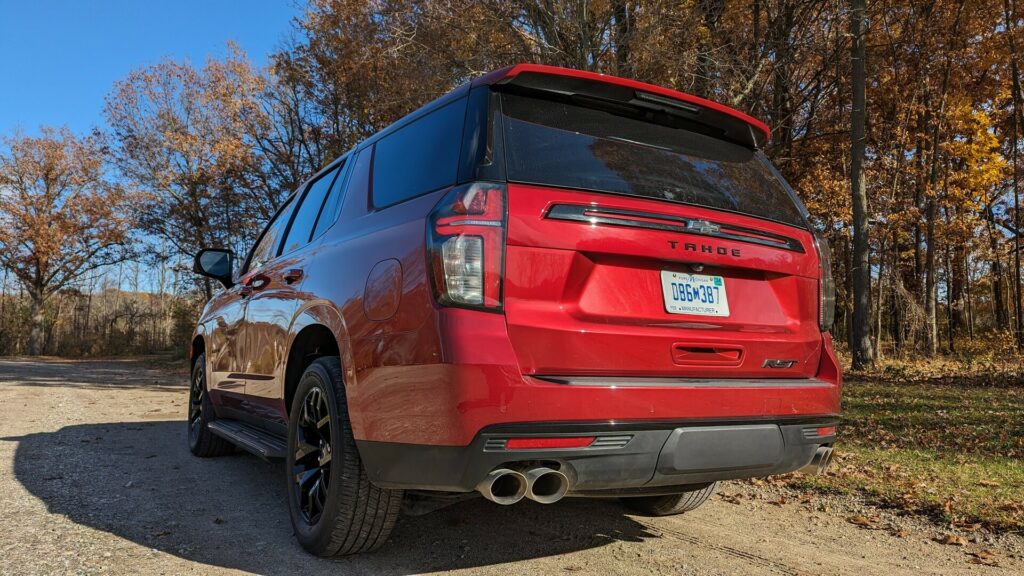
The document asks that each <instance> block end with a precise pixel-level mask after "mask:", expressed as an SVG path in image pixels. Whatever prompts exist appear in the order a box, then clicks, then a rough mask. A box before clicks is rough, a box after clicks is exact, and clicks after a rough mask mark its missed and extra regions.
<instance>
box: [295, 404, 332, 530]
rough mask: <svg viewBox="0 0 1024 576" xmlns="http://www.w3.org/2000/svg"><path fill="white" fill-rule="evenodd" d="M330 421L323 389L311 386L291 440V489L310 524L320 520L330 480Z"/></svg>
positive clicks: (303, 515)
mask: <svg viewBox="0 0 1024 576" xmlns="http://www.w3.org/2000/svg"><path fill="white" fill-rule="evenodd" d="M332 427H333V422H332V420H331V410H330V406H329V405H328V404H327V398H326V397H325V396H324V393H323V391H322V390H321V389H320V388H318V387H314V388H310V389H309V392H307V393H306V396H305V397H304V398H303V399H302V408H301V411H300V412H299V421H298V425H297V427H296V433H295V436H294V439H293V442H292V446H291V450H292V453H293V454H294V461H295V465H294V466H293V467H292V477H293V478H294V482H293V483H292V490H294V491H296V494H295V496H296V501H297V502H298V503H299V510H300V511H301V512H302V517H303V519H304V520H305V521H306V522H307V523H308V524H310V525H312V524H316V523H317V522H318V521H319V520H320V516H321V514H322V513H323V510H324V506H325V505H326V504H327V494H328V490H329V489H330V482H331V457H332V450H331V429H332Z"/></svg>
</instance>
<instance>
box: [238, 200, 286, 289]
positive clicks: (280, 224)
mask: <svg viewBox="0 0 1024 576" xmlns="http://www.w3.org/2000/svg"><path fill="white" fill-rule="evenodd" d="M294 198H295V196H294V195H293V196H292V197H291V198H289V199H288V203H287V204H285V205H284V206H282V207H281V209H280V210H278V211H277V214H276V215H274V218H273V219H272V220H271V221H270V224H267V228H266V230H264V231H263V235H262V236H260V240H259V242H257V243H256V247H255V248H253V249H252V253H251V254H250V255H249V262H248V264H246V267H245V270H243V272H242V273H243V274H244V273H245V272H248V271H249V270H254V269H256V268H259V267H260V266H263V265H264V264H266V263H267V262H269V261H271V260H273V259H274V257H275V256H277V247H278V245H280V243H281V236H282V235H283V234H284V229H285V227H286V226H288V221H289V220H291V215H292V207H293V206H294V205H295V202H294Z"/></svg>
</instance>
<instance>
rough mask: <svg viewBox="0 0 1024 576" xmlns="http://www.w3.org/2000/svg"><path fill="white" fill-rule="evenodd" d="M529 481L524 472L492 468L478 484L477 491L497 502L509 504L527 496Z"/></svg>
mask: <svg viewBox="0 0 1024 576" xmlns="http://www.w3.org/2000/svg"><path fill="white" fill-rule="evenodd" d="M528 489H529V483H528V482H527V480H526V476H525V475H523V473H522V472H516V471H515V470H509V469H508V468H498V469H496V470H492V471H491V473H490V474H488V475H487V477H486V478H484V479H483V481H481V482H480V483H479V484H477V486H476V491H477V492H479V493H480V494H481V495H483V497H484V498H487V499H488V500H490V501H491V502H494V503H495V504H501V505H502V506H508V505H510V504H515V503H516V502H519V501H520V500H522V499H523V497H524V496H526V492H527V490H528Z"/></svg>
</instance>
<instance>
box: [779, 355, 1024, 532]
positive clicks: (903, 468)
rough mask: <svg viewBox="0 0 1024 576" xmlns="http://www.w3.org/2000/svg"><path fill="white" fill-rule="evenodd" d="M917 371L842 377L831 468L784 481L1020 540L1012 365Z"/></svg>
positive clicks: (1021, 440)
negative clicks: (1012, 534)
mask: <svg viewBox="0 0 1024 576" xmlns="http://www.w3.org/2000/svg"><path fill="white" fill-rule="evenodd" d="M923 366H924V365H922V369H921V370H918V371H915V370H913V369H912V368H908V366H907V365H899V366H896V367H895V368H894V367H893V366H892V365H887V366H885V367H884V368H882V369H880V370H878V371H875V372H872V373H869V374H852V375H851V376H852V377H851V378H849V379H848V381H847V383H846V386H845V389H844V391H843V395H844V397H843V416H844V422H843V425H842V427H841V429H840V440H839V442H838V444H837V456H836V459H835V460H834V463H833V466H832V468H831V470H830V471H829V473H828V474H826V475H825V476H816V477H799V476H796V477H792V478H791V479H790V480H789V483H790V484H791V485H793V486H795V487H797V488H801V489H813V490H817V491H823V492H832V493H836V492H839V493H849V492H853V491H856V492H859V493H862V494H864V495H865V496H867V497H868V499H869V500H871V501H873V502H875V503H876V504H881V505H886V506H895V507H898V508H901V509H904V510H907V511H910V512H915V513H921V514H926V515H928V516H931V517H933V518H935V519H936V520H938V521H941V522H943V523H949V524H952V525H956V526H972V527H976V525H977V526H985V527H987V528H989V529H992V530H997V531H1013V532H1024V380H1022V377H1021V374H1020V373H1019V371H1020V370H1021V365H1020V364H1014V365H1009V366H1004V367H1001V368H1000V369H998V370H993V369H992V368H991V367H989V368H988V369H985V370H976V369H975V368H974V367H965V366H963V365H962V364H960V365H956V364H948V365H942V364H940V365H938V366H936V365H935V364H929V365H927V368H925V367H923Z"/></svg>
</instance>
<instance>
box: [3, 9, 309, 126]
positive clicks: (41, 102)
mask: <svg viewBox="0 0 1024 576" xmlns="http://www.w3.org/2000/svg"><path fill="white" fill-rule="evenodd" d="M300 12H301V3H300V0H207V1H205V2H204V1H201V0H0V135H2V134H10V133H11V132H13V131H14V129H15V127H21V128H22V129H23V130H24V131H25V132H27V133H29V134H34V133H36V132H37V131H38V127H39V126H40V125H55V126H59V125H62V124H66V125H68V126H69V127H71V129H72V130H74V131H76V132H86V131H88V130H90V129H91V128H92V127H93V126H98V125H102V123H103V98H104V97H105V96H106V95H107V93H108V92H109V91H110V88H111V86H112V85H113V83H114V82H115V81H116V80H119V79H121V78H123V77H124V76H125V75H127V74H128V72H130V71H131V70H133V69H135V68H139V67H142V66H146V65H148V64H153V63H155V62H157V61H159V60H160V59H161V58H164V57H169V58H173V59H175V60H181V59H189V60H191V61H192V62H193V63H195V64H202V63H203V62H204V61H205V60H206V58H207V57H208V56H215V57H216V56H223V55H224V54H225V53H226V52H227V48H226V43H227V41H228V40H233V41H234V42H235V43H237V44H239V45H240V46H241V47H242V48H243V49H244V50H245V51H246V52H247V53H248V54H249V57H250V58H251V59H252V60H253V62H255V63H257V64H265V63H266V56H267V54H269V53H270V52H272V51H273V50H274V49H275V48H277V47H278V46H279V45H280V44H281V42H282V39H283V38H284V37H285V36H286V35H287V34H288V33H289V31H290V30H291V21H292V18H294V17H296V16H298V15H299V14H300Z"/></svg>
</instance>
